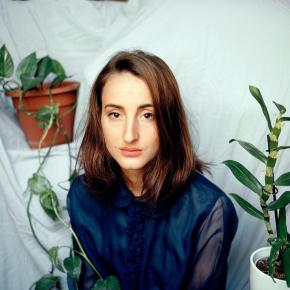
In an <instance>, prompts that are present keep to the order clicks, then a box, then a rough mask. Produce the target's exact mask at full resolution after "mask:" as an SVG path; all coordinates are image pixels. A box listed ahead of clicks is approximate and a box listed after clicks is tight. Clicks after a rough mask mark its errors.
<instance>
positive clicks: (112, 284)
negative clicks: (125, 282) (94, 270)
mask: <svg viewBox="0 0 290 290" xmlns="http://www.w3.org/2000/svg"><path fill="white" fill-rule="evenodd" d="M91 290H121V287H120V283H119V281H118V279H117V278H116V277H115V276H109V277H108V278H107V279H105V280H103V279H99V280H97V282H96V283H95V284H94V287H93V288H92V289H91Z"/></svg>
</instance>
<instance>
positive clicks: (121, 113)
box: [101, 72, 159, 175]
mask: <svg viewBox="0 0 290 290" xmlns="http://www.w3.org/2000/svg"><path fill="white" fill-rule="evenodd" d="M101 124H102V129H103V134H104V138H105V143H106V147H107V149H108V151H109V152H110V154H111V155H112V157H113V158H114V159H115V160H116V162H117V163H118V164H119V165H120V167H121V169H122V171H123V173H125V174H130V175H132V174H133V175H135V174H136V175H138V174H139V173H141V172H142V168H143V167H144V166H145V165H146V164H147V163H148V162H149V161H150V160H152V159H153V158H154V157H155V156H156V154H157V152H158V150H159V137H158V132H157V127H156V122H155V115H154V108H153V103H152V97H151V94H150V91H149V88H148V86H147V84H146V83H145V82H144V81H143V80H142V79H140V78H138V77H136V76H134V75H133V74H131V73H129V72H122V73H116V74H113V75H111V76H110V77H109V78H108V80H107V82H106V84H105V86H104V88H103V92H102V115H101Z"/></svg>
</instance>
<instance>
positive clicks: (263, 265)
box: [256, 257, 285, 280]
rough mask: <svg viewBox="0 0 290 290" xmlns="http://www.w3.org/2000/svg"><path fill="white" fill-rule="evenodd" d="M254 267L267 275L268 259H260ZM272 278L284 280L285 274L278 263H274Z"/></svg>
mask: <svg viewBox="0 0 290 290" xmlns="http://www.w3.org/2000/svg"><path fill="white" fill-rule="evenodd" d="M256 267H257V268H258V269H259V270H260V271H262V272H263V273H265V274H267V275H269V263H268V258H267V257H265V258H261V259H260V260H258V261H257V263H256ZM273 277H274V278H277V279H281V280H285V274H284V273H283V269H282V265H281V263H280V265H279V263H278V262H276V263H275V267H274V273H273Z"/></svg>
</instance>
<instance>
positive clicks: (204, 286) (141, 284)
mask: <svg viewBox="0 0 290 290" xmlns="http://www.w3.org/2000/svg"><path fill="white" fill-rule="evenodd" d="M83 177H84V176H80V177H78V178H77V179H76V180H75V181H74V182H73V184H72V186H71V189H70V191H69V193H68V197H67V206H68V211H69V215H70V219H71V225H72V227H73V229H74V230H75V232H76V234H77V236H78V237H79V239H80V241H81V244H82V246H83V248H84V250H85V252H86V253H87V255H88V256H89V257H90V259H91V261H92V262H93V264H94V266H95V267H96V268H97V269H98V270H99V272H100V274H101V275H102V277H103V278H106V277H107V276H109V275H114V276H116V277H117V278H118V279H119V281H120V285H121V289H122V290H220V289H221V290H222V289H225V283H226V273H227V257H228V253H229V250H230V246H231V242H232V239H233V237H234V235H235V232H236V229H237V224H238V219H237V215H236V212H235V209H234V206H233V204H232V202H231V201H230V199H229V198H228V197H227V196H226V195H225V194H224V193H223V192H222V191H221V190H220V189H219V188H218V187H217V186H216V185H214V184H213V183H211V182H210V181H209V180H208V179H206V178H205V177H204V176H203V175H201V174H200V173H196V176H195V179H194V181H192V182H191V183H189V184H188V185H187V187H186V189H185V190H184V191H183V192H182V193H181V194H180V195H179V196H178V198H176V200H175V201H174V203H172V204H171V206H166V207H164V206H163V207H157V208H155V209H152V207H149V206H148V205H147V204H146V203H144V202H141V201H140V198H138V197H135V196H134V195H133V194H132V193H131V192H130V191H129V190H128V189H127V188H126V187H125V186H124V185H122V186H121V187H120V189H119V191H118V192H116V193H115V195H114V198H112V199H111V200H108V199H99V198H98V197H97V196H96V195H95V194H93V193H92V191H91V190H90V188H89V187H88V185H86V184H85V182H84V178H83ZM74 247H75V248H76V249H77V247H76V245H74ZM95 280H96V276H95V274H94V272H93V271H92V270H91V268H90V267H89V266H88V264H86V263H85V261H83V266H82V272H81V277H80V280H79V282H78V287H79V289H81V290H88V289H91V288H92V285H93V284H94V283H95ZM68 285H69V289H70V290H73V289H76V288H75V286H74V282H73V281H72V280H71V279H70V278H68Z"/></svg>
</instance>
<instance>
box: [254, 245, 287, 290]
mask: <svg viewBox="0 0 290 290" xmlns="http://www.w3.org/2000/svg"><path fill="white" fill-rule="evenodd" d="M270 249H271V248H270V247H264V248H260V249H258V250H256V251H255V252H253V254H252V255H251V257H250V289H251V290H289V288H288V287H287V284H286V281H284V280H281V279H276V278H275V282H276V283H275V282H274V281H273V279H272V278H271V277H270V276H268V275H267V274H265V273H263V272H262V271H260V270H259V269H258V268H257V267H256V263H257V261H258V260H259V259H261V258H264V257H269V255H270Z"/></svg>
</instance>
